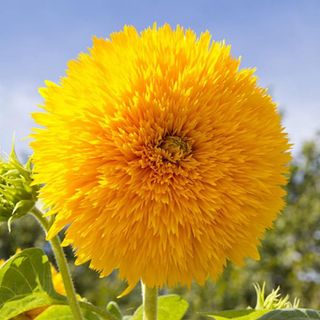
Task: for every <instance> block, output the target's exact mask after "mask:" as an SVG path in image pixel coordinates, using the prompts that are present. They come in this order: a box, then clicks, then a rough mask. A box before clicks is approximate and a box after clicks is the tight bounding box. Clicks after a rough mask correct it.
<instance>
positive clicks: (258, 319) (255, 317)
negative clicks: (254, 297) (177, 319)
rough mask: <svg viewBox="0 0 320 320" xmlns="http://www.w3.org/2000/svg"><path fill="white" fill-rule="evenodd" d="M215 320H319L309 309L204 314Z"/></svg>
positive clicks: (233, 311)
mask: <svg viewBox="0 0 320 320" xmlns="http://www.w3.org/2000/svg"><path fill="white" fill-rule="evenodd" d="M206 315H207V316H208V317H210V318H213V319H215V320H228V319H233V320H285V319H290V320H303V319H312V320H320V311H317V310H311V309H279V310H266V309H264V310H250V309H244V310H228V311H221V312H214V313H210V314H206Z"/></svg>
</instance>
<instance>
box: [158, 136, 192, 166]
mask: <svg viewBox="0 0 320 320" xmlns="http://www.w3.org/2000/svg"><path fill="white" fill-rule="evenodd" d="M159 147H160V148H161V150H162V156H163V159H164V160H167V161H170V162H173V163H175V162H177V161H179V160H181V159H183V158H184V157H186V156H187V155H189V154H190V152H191V147H190V145H189V143H188V142H187V141H186V140H184V139H182V138H180V137H178V136H169V135H168V136H166V137H165V138H164V139H163V140H162V141H161V143H160V145H159Z"/></svg>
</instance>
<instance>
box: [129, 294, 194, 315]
mask: <svg viewBox="0 0 320 320" xmlns="http://www.w3.org/2000/svg"><path fill="white" fill-rule="evenodd" d="M188 305H189V304H188V302H187V301H185V300H184V299H182V298H181V297H179V296H177V295H174V294H171V295H166V296H160V297H159V298H158V320H180V319H182V318H183V316H184V315H185V313H186V311H187V309H188ZM142 311H143V309H142V306H140V307H139V308H138V309H137V310H136V312H135V313H134V315H133V316H132V317H131V318H130V320H142Z"/></svg>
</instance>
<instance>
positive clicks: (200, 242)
mask: <svg viewBox="0 0 320 320" xmlns="http://www.w3.org/2000/svg"><path fill="white" fill-rule="evenodd" d="M239 64H240V59H235V58H233V57H232V56H231V55H230V46H227V45H225V44H224V43H223V42H215V41H212V40H211V36H210V34H209V32H204V33H202V34H201V35H200V37H197V36H196V34H195V33H194V32H193V31H192V30H185V29H183V28H182V27H180V26H178V27H177V28H176V29H172V28H171V27H170V26H169V25H164V26H163V27H160V28H158V27H157V26H156V25H154V26H153V27H152V28H148V29H146V30H144V31H142V32H141V33H139V32H137V30H136V29H135V28H134V27H131V26H126V27H124V30H123V31H121V32H118V33H113V34H111V36H110V39H97V38H94V40H93V47H92V48H90V49H89V52H88V53H81V54H80V55H79V57H78V58H77V59H76V60H74V61H71V62H69V64H68V70H67V75H66V76H65V77H64V78H62V79H61V81H60V83H59V84H54V83H52V82H46V84H47V87H46V88H44V89H42V90H41V94H42V96H43V97H44V104H43V106H42V107H43V109H44V112H39V113H36V114H34V115H33V116H34V119H35V120H36V122H37V124H39V125H40V126H42V128H38V129H34V133H33V142H32V148H33V149H34V162H35V172H36V175H35V181H36V182H37V183H39V184H45V186H44V187H43V189H42V190H41V198H42V199H43V201H44V202H45V203H46V205H47V206H48V207H50V208H51V213H52V214H56V220H55V223H54V225H53V227H52V228H51V231H50V234H49V237H52V236H53V235H54V234H56V233H57V232H58V231H59V230H61V228H63V227H64V226H66V225H68V226H69V228H68V230H67V232H66V238H65V241H64V244H65V245H68V244H72V245H73V247H74V248H75V250H76V254H77V263H79V264H80V263H84V262H86V261H88V260H91V263H90V267H92V268H94V269H96V270H98V271H99V272H101V275H102V276H106V275H108V274H110V273H111V272H112V270H113V269H119V271H120V272H119V275H120V277H121V278H122V279H126V280H127V281H128V283H129V287H130V288H132V287H133V286H134V285H135V284H136V283H137V282H138V281H139V279H142V280H143V281H144V283H145V284H146V285H147V286H148V287H162V286H164V285H168V286H175V285H177V284H181V285H190V283H191V281H192V280H193V279H194V280H195V281H197V282H198V283H200V284H202V283H203V282H204V281H205V280H206V279H207V278H208V276H211V277H212V278H216V277H217V276H218V275H219V274H220V273H221V271H222V270H223V268H224V266H225V264H226V261H227V260H230V261H232V262H234V263H236V264H242V263H243V259H244V258H245V257H252V258H254V259H258V258H259V254H258V251H257V245H258V244H259V241H260V239H261V237H262V236H263V233H264V231H265V229H266V228H269V227H271V226H272V222H273V220H274V219H275V218H276V216H277V214H278V213H279V211H280V210H281V209H282V208H283V205H284V201H283V197H284V195H285V191H284V190H283V186H284V185H285V184H286V177H285V175H286V173H287V172H288V167H287V166H288V162H289V160H290V154H289V152H288V150H289V147H290V146H289V144H288V139H287V135H286V134H285V133H284V131H283V128H282V126H281V123H280V116H279V114H278V113H277V108H276V105H275V103H274V102H273V101H272V99H271V97H270V96H269V95H268V93H267V91H266V90H265V89H263V88H260V87H259V86H258V85H257V82H256V81H257V79H256V77H255V76H254V70H251V69H239Z"/></svg>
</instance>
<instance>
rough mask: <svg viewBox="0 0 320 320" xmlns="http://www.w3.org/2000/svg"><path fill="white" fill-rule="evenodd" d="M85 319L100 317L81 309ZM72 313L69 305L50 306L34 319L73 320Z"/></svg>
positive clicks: (97, 318) (96, 319) (92, 319)
mask: <svg viewBox="0 0 320 320" xmlns="http://www.w3.org/2000/svg"><path fill="white" fill-rule="evenodd" d="M83 316H84V318H85V319H86V320H100V319H101V318H100V317H99V316H97V315H95V314H94V313H93V312H91V311H83ZM73 319H74V318H73V315H72V312H71V309H70V307H69V306H50V307H48V308H47V309H46V310H45V311H43V312H42V313H41V314H40V315H38V316H37V317H36V318H35V320H73Z"/></svg>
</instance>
